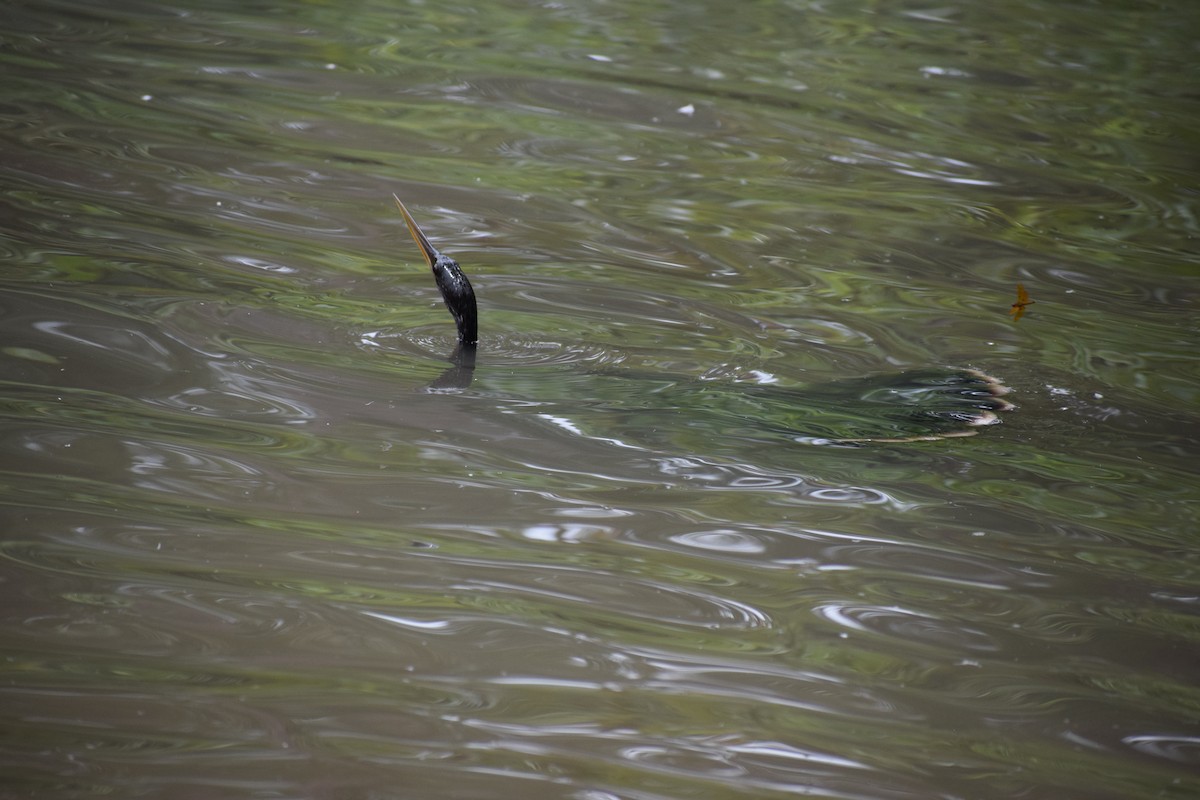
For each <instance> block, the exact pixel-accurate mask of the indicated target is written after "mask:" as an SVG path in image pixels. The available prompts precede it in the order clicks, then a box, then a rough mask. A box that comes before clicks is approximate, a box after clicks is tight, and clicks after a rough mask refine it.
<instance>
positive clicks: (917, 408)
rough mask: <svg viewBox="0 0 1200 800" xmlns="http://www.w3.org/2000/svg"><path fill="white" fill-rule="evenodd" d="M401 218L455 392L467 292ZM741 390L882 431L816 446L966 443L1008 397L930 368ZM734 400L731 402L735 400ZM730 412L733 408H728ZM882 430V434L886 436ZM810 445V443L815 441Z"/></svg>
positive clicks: (444, 378) (472, 323)
mask: <svg viewBox="0 0 1200 800" xmlns="http://www.w3.org/2000/svg"><path fill="white" fill-rule="evenodd" d="M392 197H393V198H395V200H396V206H397V207H398V208H399V209H400V213H401V214H403V215H404V221H405V223H406V224H407V225H408V232H409V233H411V234H412V237H413V240H414V241H415V242H416V243H417V246H418V247H419V248H421V253H422V254H424V256H425V260H426V261H427V262H428V263H429V268H430V269H431V270H433V277H434V280H436V281H437V286H438V289H439V290H440V291H441V293H442V299H443V300H444V301H445V302H446V308H448V309H450V314H451V316H453V317H454V322H455V324H456V325H457V326H458V347H457V348H455V351H454V354H453V356H452V357H451V362H452V363H453V364H454V366H453V367H451V368H450V369H448V370H447V371H446V372H444V373H443V374H442V375H441V376H440V377H439V378H438V379H437V380H436V381H434V382H433V384H431V386H430V388H433V389H447V388H456V389H462V388H465V387H467V386H469V385H470V383H471V378H472V375H473V372H474V368H475V343H476V341H477V340H478V338H479V330H478V313H477V311H476V308H475V291H474V290H473V289H472V288H471V282H470V281H469V280H467V276H466V275H464V274H463V271H462V269H461V268H460V267H459V266H458V262H457V261H455V260H454V259H452V258H450V257H449V256H447V255H445V254H443V253H442V252H440V251H439V250H438V249H437V248H436V247H434V246H433V245H432V244H430V242H429V239H428V237H426V236H425V234H424V233H423V232H422V231H421V228H420V226H419V225H417V222H416V220H414V219H413V218H412V214H409V213H408V209H407V208H405V207H404V203H402V202H400V198H399V197H396V195H394V194H393V195H392ZM754 388H755V387H745V388H743V389H742V390H741V391H740V392H739V394H738V396H737V398H741V397H742V396H743V395H745V397H746V399H747V400H750V401H752V402H751V405H752V407H753V406H754V403H757V404H758V406H757V407H755V408H756V410H760V411H761V410H763V409H765V408H767V407H769V406H770V404H772V403H776V402H779V401H782V403H783V408H784V409H785V410H790V409H791V408H796V409H797V410H798V411H801V412H804V411H808V412H810V413H812V414H813V415H814V416H817V417H820V416H822V415H826V414H828V413H829V412H831V411H833V410H836V411H837V412H840V413H841V414H842V415H843V416H844V417H845V419H846V420H847V423H848V424H850V425H851V426H852V428H851V429H852V430H853V429H854V428H856V427H857V424H858V423H860V422H863V421H869V422H871V423H878V424H881V425H883V426H884V428H883V430H884V431H887V432H886V433H883V435H852V436H838V437H836V438H835V437H829V438H820V437H818V438H819V440H820V441H822V442H826V443H832V444H858V443H866V442H918V441H932V440H937V439H946V438H949V437H953V436H970V435H971V434H972V433H974V429H975V428H976V427H978V426H980V425H989V424H991V423H993V422H998V421H999V420H998V419H997V418H996V413H995V412H997V411H1007V410H1009V409H1011V408H1012V405H1011V404H1010V403H1008V402H1007V401H1005V400H1002V399H1001V398H1000V395H1002V394H1004V393H1005V392H1007V391H1008V390H1007V389H1006V388H1005V387H1004V385H1003V384H1001V383H1000V381H998V380H996V379H995V378H993V377H991V376H989V375H986V374H984V373H982V372H979V371H978V370H974V369H942V368H933V369H928V370H923V371H918V372H908V373H900V374H897V375H888V376H875V377H868V378H865V379H857V380H851V381H839V382H837V383H833V384H829V385H825V386H813V387H808V388H807V389H806V390H803V391H802V393H800V394H797V393H795V392H793V391H790V390H785V392H784V394H783V395H782V396H781V397H779V398H776V397H775V395H776V394H777V392H778V391H779V390H773V388H772V387H760V388H761V391H759V392H755V391H754ZM735 399H736V398H735ZM735 405H736V404H735ZM909 426H913V427H915V430H914V431H913V432H912V433H909V434H907V435H899V436H897V435H894V434H895V433H896V432H898V431H897V428H898V427H905V428H907V427H909ZM889 427H890V429H889ZM816 440H817V439H814V441H816Z"/></svg>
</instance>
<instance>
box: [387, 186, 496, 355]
mask: <svg viewBox="0 0 1200 800" xmlns="http://www.w3.org/2000/svg"><path fill="white" fill-rule="evenodd" d="M392 198H393V199H394V200H395V201H396V207H397V208H399V209H400V213H401V214H403V215H404V222H405V224H407V225H408V232H409V233H411V234H412V237H413V241H415V242H416V243H417V247H419V248H421V253H422V254H423V255H424V256H425V261H426V262H428V264H429V268H430V269H431V270H433V279H434V280H435V281H436V282H437V287H438V291H440V292H441V293H442V299H443V300H445V301H446V308H448V309H450V316H452V317H454V324H455V325H457V326H458V340H459V341H460V342H462V343H463V344H466V345H473V344H475V342H477V341H478V340H479V315H478V312H477V310H476V308H475V290H474V289H472V288H471V282H470V281H469V280H467V276H466V274H464V273H463V271H462V268H461V267H459V266H458V262H457V261H455V260H454V259H453V258H450V256H448V255H445V254H444V253H442V252H440V251H439V250H438V249H437V248H436V247H434V246H433V245H432V244H431V243H430V242H429V238H428V237H427V236H425V233H424V232H423V231H422V230H421V227H420V226H419V225H417V221H416V220H415V219H413V218H412V214H409V213H408V209H407V208H405V207H404V203H402V202H400V198H399V197H396V195H392Z"/></svg>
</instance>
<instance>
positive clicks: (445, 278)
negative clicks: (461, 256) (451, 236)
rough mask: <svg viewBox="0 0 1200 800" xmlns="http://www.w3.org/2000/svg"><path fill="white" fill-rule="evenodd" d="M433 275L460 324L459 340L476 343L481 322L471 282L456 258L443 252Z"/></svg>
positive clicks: (451, 312) (435, 263)
mask: <svg viewBox="0 0 1200 800" xmlns="http://www.w3.org/2000/svg"><path fill="white" fill-rule="evenodd" d="M433 277H434V280H436V281H437V285H438V290H439V291H441V293H442V299H443V300H444V301H446V308H448V309H450V315H451V316H452V317H454V323H455V324H456V325H457V326H458V340H459V341H460V342H462V343H463V344H471V345H473V344H475V342H476V341H478V340H479V324H478V311H477V309H476V307H475V290H474V289H472V288H471V282H470V281H469V280H467V276H466V275H465V274H463V271H462V270H461V269H460V268H459V266H458V264H457V263H456V262H455V261H454V259H452V258H449V257H447V256H444V255H441V254H439V255H438V257H437V260H436V261H434V263H433Z"/></svg>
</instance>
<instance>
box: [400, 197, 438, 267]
mask: <svg viewBox="0 0 1200 800" xmlns="http://www.w3.org/2000/svg"><path fill="white" fill-rule="evenodd" d="M392 199H393V200H395V201H396V207H397V208H399V209H400V213H401V214H403V215H404V222H405V224H407V225H408V232H409V233H411V234H412V237H413V241H414V242H416V243H417V247H419V248H421V252H422V253H424V254H425V260H426V261H428V262H429V267H430V268H431V269H432V268H433V265H434V263H436V262H437V259H438V256H440V255H441V253H439V252H438V251H437V248H436V247H434V246H433V245H431V244H430V243H429V239H427V238H426V237H425V234H424V232H422V231H421V227H420V226H419V225H417V221H416V220H415V219H413V218H412V214H410V213H408V209H407V208H405V207H404V203H401V202H400V198H399V197H396V195H394V194H393V195H392Z"/></svg>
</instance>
